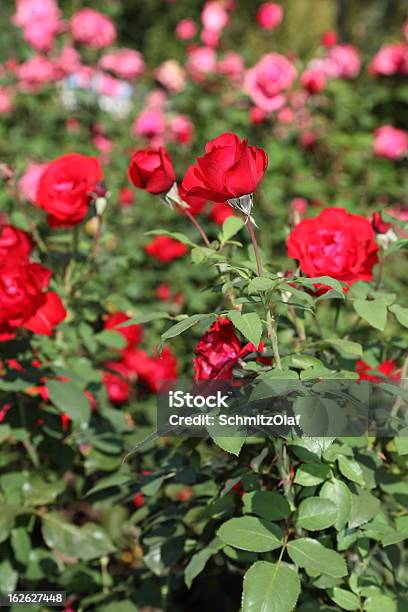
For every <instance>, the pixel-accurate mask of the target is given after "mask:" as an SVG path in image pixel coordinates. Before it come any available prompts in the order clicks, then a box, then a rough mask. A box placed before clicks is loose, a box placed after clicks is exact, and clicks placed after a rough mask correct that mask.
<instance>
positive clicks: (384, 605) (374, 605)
mask: <svg viewBox="0 0 408 612" xmlns="http://www.w3.org/2000/svg"><path fill="white" fill-rule="evenodd" d="M364 610H365V612H397V604H396V603H395V601H394V600H393V599H391V597H388V596H387V595H371V597H368V598H367V599H366V600H365V602H364Z"/></svg>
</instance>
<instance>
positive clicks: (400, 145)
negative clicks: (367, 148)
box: [373, 125, 408, 160]
mask: <svg viewBox="0 0 408 612" xmlns="http://www.w3.org/2000/svg"><path fill="white" fill-rule="evenodd" d="M373 148H374V153H375V154H376V155H379V156H380V157H387V158H388V159H392V160H398V159H401V158H402V157H404V155H405V154H406V153H407V151H408V133H407V132H405V131H404V130H399V129H397V128H394V127H392V125H383V126H382V127H380V128H378V129H377V130H376V131H375V132H374V145H373Z"/></svg>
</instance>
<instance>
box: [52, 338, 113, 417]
mask: <svg viewBox="0 0 408 612" xmlns="http://www.w3.org/2000/svg"><path fill="white" fill-rule="evenodd" d="M118 335H119V334H118ZM47 389H48V393H49V396H50V400H51V401H52V403H53V404H55V406H56V407H57V408H58V409H59V410H61V412H65V413H66V414H67V415H68V416H69V417H70V418H71V419H72V420H73V421H74V422H76V423H78V424H79V425H81V426H82V427H85V426H86V425H88V423H89V419H90V417H91V410H90V407H89V402H88V400H87V398H86V397H85V395H84V392H83V391H82V389H81V388H80V387H78V385H76V384H75V383H74V382H71V381H68V382H63V381H60V380H50V381H49V382H47Z"/></svg>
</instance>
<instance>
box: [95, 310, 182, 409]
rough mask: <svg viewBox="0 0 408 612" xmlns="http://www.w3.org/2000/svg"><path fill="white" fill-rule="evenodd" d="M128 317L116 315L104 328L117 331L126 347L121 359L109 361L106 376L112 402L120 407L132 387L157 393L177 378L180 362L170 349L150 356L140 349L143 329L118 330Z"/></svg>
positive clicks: (119, 313)
mask: <svg viewBox="0 0 408 612" xmlns="http://www.w3.org/2000/svg"><path fill="white" fill-rule="evenodd" d="M128 320H129V317H128V316H127V315H126V314H125V313H124V312H116V313H115V314H112V315H109V316H107V317H106V319H105V322H104V328H105V329H110V330H114V331H117V332H118V333H120V334H122V336H123V337H124V338H125V340H126V347H125V348H124V349H123V350H121V351H120V359H117V360H116V361H107V362H106V363H105V364H104V367H105V368H106V369H105V371H104V373H103V383H104V385H105V388H106V391H107V394H108V397H109V399H110V400H111V401H112V402H114V403H117V404H121V403H123V402H126V401H127V400H128V399H129V397H130V394H131V391H132V385H133V384H134V383H136V382H138V383H139V384H140V385H142V386H144V387H145V388H147V389H149V390H150V391H152V392H153V393H157V390H158V388H159V386H160V384H161V383H162V382H164V381H170V380H175V379H176V377H177V367H178V364H177V358H176V356H175V355H174V353H173V352H172V351H171V349H170V348H168V347H165V348H164V349H163V351H162V352H161V353H160V354H157V353H154V354H153V355H148V354H147V353H146V352H145V351H143V350H142V349H140V348H139V344H140V342H141V339H142V335H143V331H142V328H141V326H140V325H128V326H127V327H119V328H118V326H119V325H120V324H121V323H125V322H126V321H128Z"/></svg>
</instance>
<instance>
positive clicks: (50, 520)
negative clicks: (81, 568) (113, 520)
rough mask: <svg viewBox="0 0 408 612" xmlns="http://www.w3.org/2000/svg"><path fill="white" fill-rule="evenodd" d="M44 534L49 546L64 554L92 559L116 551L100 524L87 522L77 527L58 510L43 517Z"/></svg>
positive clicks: (87, 559)
mask: <svg viewBox="0 0 408 612" xmlns="http://www.w3.org/2000/svg"><path fill="white" fill-rule="evenodd" d="M42 534H43V538H44V540H45V542H46V544H47V546H48V547H49V548H51V549H57V550H59V551H61V552H62V553H63V554H64V555H68V556H69V557H75V558H79V559H83V560H84V561H90V560H91V559H97V558H99V557H101V556H102V555H107V554H109V553H112V552H114V551H115V547H114V546H113V544H112V542H111V541H110V539H109V537H108V535H107V534H106V533H105V531H104V530H103V529H102V527H100V526H99V525H96V524H95V523H86V524H85V525H84V526H83V527H77V526H76V525H73V524H72V523H69V522H68V521H66V520H65V519H63V518H62V517H61V516H60V515H59V514H58V513H57V512H50V513H48V514H45V515H43V517H42Z"/></svg>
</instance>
